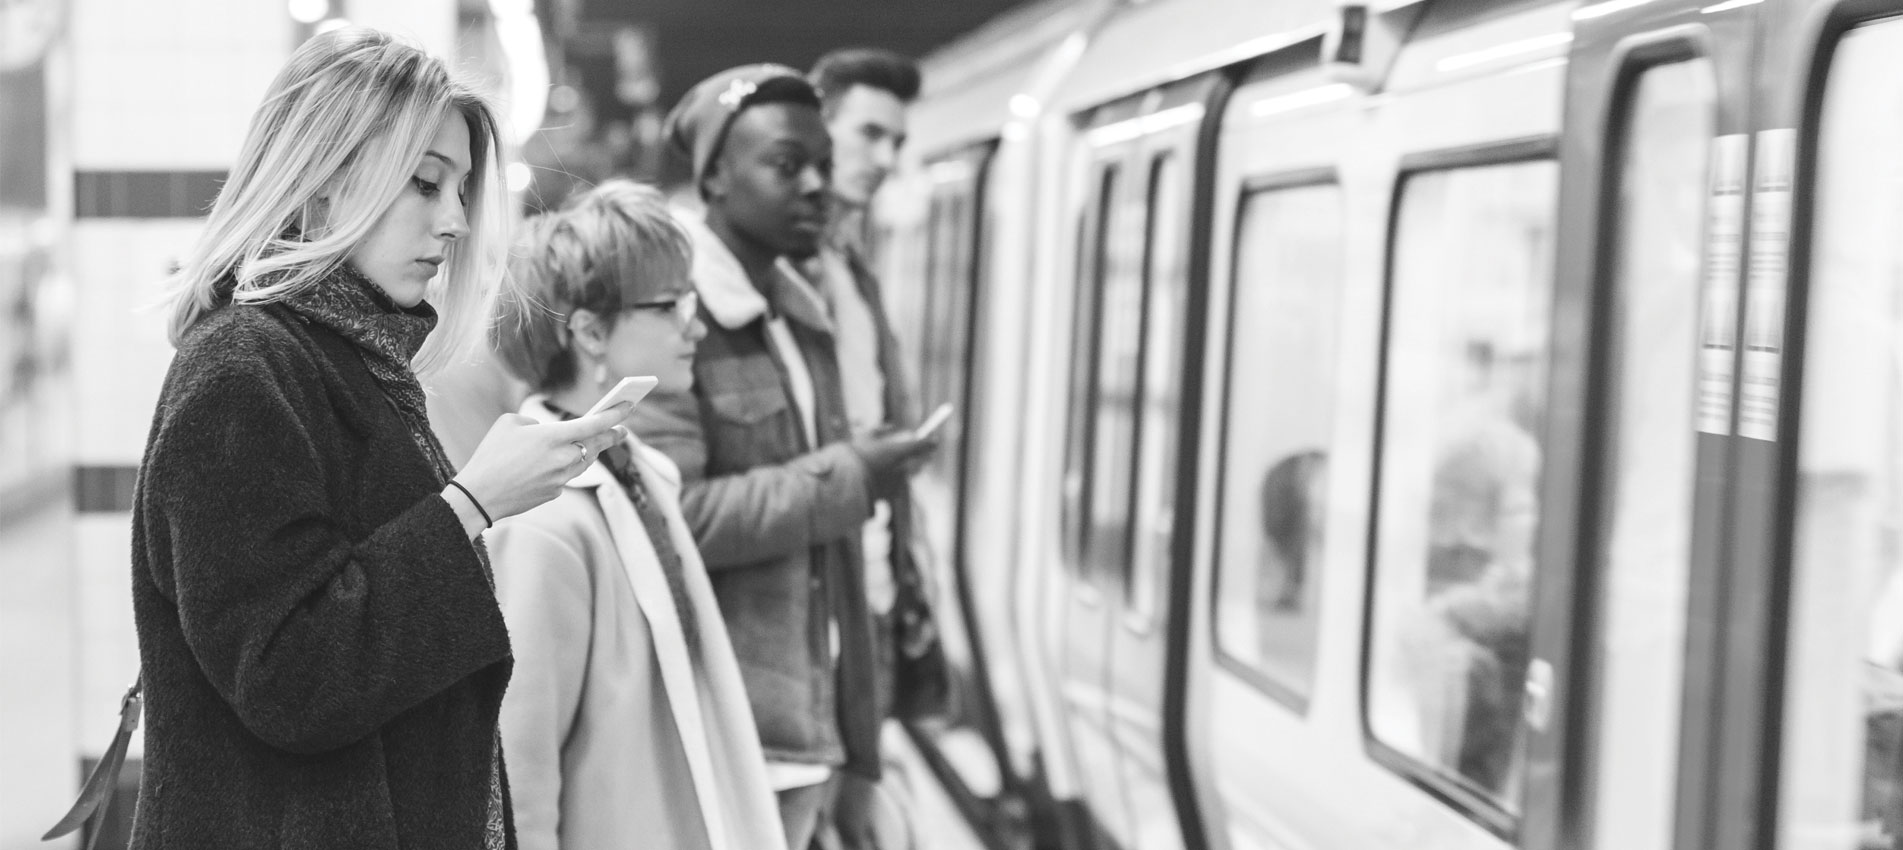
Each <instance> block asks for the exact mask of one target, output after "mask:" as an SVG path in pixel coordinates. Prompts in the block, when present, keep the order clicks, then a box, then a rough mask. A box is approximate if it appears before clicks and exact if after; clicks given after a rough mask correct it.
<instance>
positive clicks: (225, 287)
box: [170, 27, 509, 372]
mask: <svg viewBox="0 0 1903 850" xmlns="http://www.w3.org/2000/svg"><path fill="white" fill-rule="evenodd" d="M452 115H459V116H460V117H461V118H462V119H463V120H464V121H466V122H467V123H468V124H469V138H470V148H471V150H470V154H471V160H472V162H471V165H470V171H469V178H468V179H469V183H468V187H467V189H466V190H465V193H464V197H465V199H466V200H465V203H466V204H467V209H466V212H465V214H466V216H467V218H468V221H469V235H468V236H466V237H464V238H462V239H458V240H456V241H455V242H452V243H451V244H450V246H449V249H448V251H447V252H446V254H445V261H444V263H443V266H442V270H441V272H440V273H439V274H438V276H437V278H436V281H435V283H434V284H433V285H432V287H431V291H430V293H429V295H430V300H431V302H432V303H433V304H435V305H436V306H437V308H438V313H439V316H440V324H439V326H438V327H437V329H436V330H435V331H434V332H433V333H431V334H430V336H429V340H428V342H427V343H425V344H424V346H423V349H422V351H420V352H418V354H417V357H416V361H415V367H416V369H417V371H418V372H433V371H435V370H437V369H440V368H441V367H442V366H444V365H446V364H448V363H449V362H451V361H453V360H454V359H455V358H457V357H459V356H460V355H461V354H462V352H463V349H464V347H465V346H467V345H469V343H470V342H471V341H473V340H474V339H475V331H476V326H478V325H479V324H480V323H481V322H482V321H483V319H484V317H485V315H486V314H487V312H488V310H487V305H488V301H489V298H490V293H489V287H488V285H487V281H488V280H490V279H492V278H493V276H494V274H493V273H494V271H495V270H497V269H498V268H499V267H500V265H501V256H500V254H501V248H502V246H503V245H504V244H505V240H506V236H505V235H504V231H505V228H506V226H507V223H508V215H509V212H508V198H507V195H506V193H505V189H504V187H503V186H502V185H501V180H500V177H501V153H502V152H501V150H500V144H499V143H498V140H499V138H500V137H499V134H498V132H497V122H496V117H495V110H494V108H493V107H491V106H490V105H489V103H488V102H487V100H486V99H484V98H483V96H482V95H481V94H479V93H478V92H477V91H476V90H475V89H474V88H471V87H470V86H469V85H467V84H465V83H463V82H461V81H459V80H457V79H455V78H454V77H452V76H451V74H450V73H449V70H448V68H446V67H445V66H444V65H443V63H442V61H441V60H438V59H436V58H435V57H432V56H430V55H429V54H427V53H425V52H423V50H422V49H421V48H418V47H416V46H414V45H412V44H409V43H407V42H404V41H401V40H399V39H397V38H396V37H394V36H391V35H390V34H388V33H384V32H380V31H377V30H373V29H366V28H361V27H353V28H346V29H340V30H335V31H332V32H328V33H324V34H321V35H318V36H316V37H314V38H312V39H310V40H309V41H307V42H305V43H304V46H303V47H301V48H299V49H298V51H297V53H296V54H294V55H292V57H291V59H290V61H289V62H288V63H286V65H285V66H284V70H283V71H280V72H279V73H278V76H277V79H275V80H273V81H272V82H271V88H270V91H269V92H268V93H267V94H266V95H265V98H264V103H263V104H261V105H260V106H259V107H258V111H257V114H256V115H254V116H253V117H252V119H251V129H250V131H249V132H248V133H247V134H246V135H245V141H244V147H243V149H242V150H241V151H240V152H239V154H238V162H237V164H236V165H235V167H233V168H232V170H231V175H230V177H229V178H228V179H227V180H226V181H225V185H224V187H223V188H222V189H221V190H220V191H219V193H218V200H217V201H216V202H215V203H214V204H213V205H212V209H211V216H210V218H209V220H208V221H207V222H206V227H205V232H204V235H203V236H201V237H200V238H199V240H198V243H197V245H195V246H194V247H193V249H192V252H191V255H190V256H189V257H188V258H187V260H186V261H185V263H184V265H183V266H182V267H181V269H180V270H179V272H178V274H177V275H176V276H174V277H173V278H172V281H171V285H170V288H171V299H172V321H171V327H170V335H171V340H172V344H173V345H174V346H176V345H178V344H180V342H181V341H182V340H183V339H184V336H185V333H186V331H188V330H190V329H191V327H192V326H193V325H194V324H197V322H198V320H199V319H202V318H204V317H205V316H206V315H208V314H209V313H211V312H212V311H214V310H217V309H219V308H220V307H222V306H224V305H226V304H229V303H238V304H265V303H270V302H273V301H278V300H282V299H284V298H286V297H289V296H291V295H293V294H295V293H297V292H299V291H302V290H303V289H305V288H307V287H310V286H313V285H315V284H317V283H318V282H319V281H321V280H323V279H324V278H325V277H326V276H327V275H329V274H330V273H331V272H333V271H334V270H335V269H336V268H337V266H338V265H339V264H341V263H342V262H344V260H345V259H346V258H347V257H348V256H349V254H350V252H351V251H352V250H353V249H354V248H356V246H357V245H358V243H360V242H361V241H362V240H363V239H364V237H365V236H366V235H367V234H369V233H370V231H371V229H372V228H374V227H375V225H376V223H377V221H378V220H379V219H380V218H381V217H382V215H383V213H384V211H385V210H387V209H388V208H389V206H390V204H391V203H392V202H394V201H395V200H396V197H397V195H398V193H399V192H401V191H402V190H403V188H404V187H405V186H406V185H407V184H408V183H409V180H410V178H411V176H412V172H413V171H414V170H415V168H416V166H417V163H418V162H419V161H420V160H421V159H422V157H423V153H424V151H425V150H427V149H428V147H429V143H430V141H431V139H433V138H434V137H435V135H436V132H437V130H438V129H439V128H440V126H441V123H442V121H444V120H445V119H447V118H450V117H451V116H452ZM445 190H446V191H447V190H449V187H445Z"/></svg>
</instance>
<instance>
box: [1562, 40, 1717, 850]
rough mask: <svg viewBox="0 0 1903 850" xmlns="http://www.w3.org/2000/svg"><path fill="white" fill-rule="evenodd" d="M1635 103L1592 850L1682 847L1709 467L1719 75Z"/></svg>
mask: <svg viewBox="0 0 1903 850" xmlns="http://www.w3.org/2000/svg"><path fill="white" fill-rule="evenodd" d="M1627 91H1629V94H1628V95H1627V98H1626V102H1625V105H1624V110H1625V116H1626V121H1625V126H1624V128H1623V129H1624V133H1623V139H1622V140H1621V142H1622V143H1621V144H1620V145H1618V146H1617V148H1615V149H1616V150H1619V151H1620V155H1619V161H1618V165H1617V167H1618V171H1617V172H1616V173H1617V175H1618V176H1617V181H1618V182H1617V192H1616V195H1615V196H1614V198H1613V200H1612V201H1611V202H1612V203H1616V205H1617V206H1616V209H1617V215H1616V216H1615V217H1614V223H1613V225H1612V227H1611V229H1610V233H1609V234H1608V235H1609V236H1610V237H1611V238H1612V239H1613V240H1614V241H1613V261H1612V263H1611V268H1610V271H1611V276H1612V280H1611V284H1612V289H1613V291H1614V293H1615V294H1614V304H1615V307H1614V314H1613V318H1612V346H1613V348H1612V351H1613V356H1612V357H1611V358H1610V362H1611V369H1612V379H1611V381H1610V382H1609V386H1610V391H1609V393H1610V404H1609V409H1608V411H1607V412H1608V414H1609V415H1608V419H1609V420H1610V421H1608V422H1607V423H1606V424H1607V425H1608V426H1609V429H1610V432H1611V438H1610V440H1608V446H1609V447H1610V454H1611V457H1610V458H1609V459H1608V460H1609V463H1608V464H1607V466H1608V468H1609V472H1610V473H1611V478H1610V480H1609V481H1608V483H1609V485H1610V493H1609V494H1608V495H1609V497H1610V498H1609V502H1608V504H1607V505H1606V506H1605V508H1604V509H1603V511H1602V514H1601V515H1602V516H1603V517H1604V519H1603V520H1602V522H1603V523H1604V525H1603V527H1602V528H1601V529H1600V530H1599V532H1598V537H1599V540H1600V541H1601V542H1600V550H1599V560H1600V565H1599V567H1598V569H1599V570H1600V571H1601V572H1600V575H1601V578H1600V580H1599V581H1598V582H1597V585H1598V588H1599V591H1598V592H1599V599H1598V606H1597V610H1598V612H1599V613H1598V616H1597V618H1596V620H1595V627H1596V629H1597V635H1596V639H1595V642H1594V650H1593V651H1594V654H1595V655H1596V656H1597V663H1596V664H1595V667H1596V675H1595V679H1596V681H1597V683H1598V685H1597V688H1596V690H1597V694H1596V697H1595V700H1596V703H1597V705H1596V710H1595V711H1594V713H1593V717H1594V724H1595V727H1596V729H1597V732H1596V734H1597V736H1598V737H1599V744H1598V745H1597V746H1596V747H1594V748H1593V753H1594V754H1595V757H1596V759H1597V760H1598V766H1597V768H1596V772H1597V773H1599V774H1600V775H1602V776H1617V777H1620V779H1619V782H1618V783H1617V787H1611V786H1610V785H1609V784H1604V785H1602V786H1601V787H1600V789H1599V794H1598V797H1597V805H1596V814H1595V815H1594V823H1595V828H1594V830H1593V836H1594V838H1593V843H1594V844H1595V846H1598V847H1604V848H1615V847H1616V848H1633V850H1640V848H1660V850H1662V849H1663V848H1666V847H1669V846H1671V840H1672V830H1673V814H1674V811H1675V810H1674V807H1673V793H1674V788H1675V787H1676V782H1677V761H1676V759H1677V755H1678V732H1679V722H1680V716H1679V704H1680V701H1681V696H1682V689H1683V687H1684V661H1685V621H1686V599H1687V590H1688V585H1687V582H1688V579H1689V574H1690V567H1691V563H1690V561H1691V525H1692V503H1693V486H1694V483H1695V481H1694V477H1693V476H1694V472H1695V467H1696V460H1697V451H1696V450H1697V437H1696V435H1697V433H1698V427H1697V422H1696V414H1697V397H1698V392H1697V380H1696V375H1697V370H1696V368H1695V367H1696V362H1697V352H1698V316H1699V304H1700V298H1699V293H1700V283H1701V280H1702V278H1701V271H1702V270H1701V266H1700V262H1699V258H1700V256H1701V254H1702V253H1703V245H1704V241H1703V235H1704V223H1705V198H1706V196H1707V191H1708V187H1709V185H1710V184H1709V178H1708V168H1707V160H1708V159H1709V154H1710V151H1711V145H1712V133H1713V128H1714V126H1715V124H1714V120H1715V115H1716V111H1715V108H1714V103H1713V101H1714V98H1715V96H1716V94H1715V92H1716V81H1715V79H1714V77H1713V72H1712V69H1711V63H1710V62H1709V61H1707V60H1703V59H1699V60H1690V61H1682V62H1673V63H1670V64H1664V65H1656V66H1653V67H1651V68H1649V69H1647V70H1645V71H1644V72H1643V73H1642V74H1641V75H1640V76H1639V77H1638V79H1637V80H1636V81H1635V82H1634V84H1632V85H1631V86H1630V87H1629V88H1628V89H1627Z"/></svg>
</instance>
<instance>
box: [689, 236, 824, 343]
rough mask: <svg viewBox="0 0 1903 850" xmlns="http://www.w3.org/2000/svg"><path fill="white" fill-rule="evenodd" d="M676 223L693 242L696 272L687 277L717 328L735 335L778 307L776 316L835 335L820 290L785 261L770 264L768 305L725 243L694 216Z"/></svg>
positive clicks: (780, 260) (782, 258)
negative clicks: (769, 300) (771, 298)
mask: <svg viewBox="0 0 1903 850" xmlns="http://www.w3.org/2000/svg"><path fill="white" fill-rule="evenodd" d="M675 220H676V221H678V222H680V225H681V227H682V228H683V229H685V230H686V231H687V235H688V236H689V238H691V239H692V240H693V243H694V267H693V269H692V271H691V272H690V274H692V276H693V278H694V289H695V290H696V291H698V292H699V293H700V303H702V304H705V305H706V306H707V313H708V314H709V315H711V316H713V318H714V321H715V322H718V323H719V324H720V326H721V327H723V328H726V329H727V330H738V329H740V328H743V327H746V326H747V325H750V324H752V323H753V322H754V321H755V320H757V319H759V318H760V317H762V316H765V315H767V314H768V312H770V311H771V310H773V309H774V308H777V309H778V311H779V313H780V315H783V316H785V317H786V318H787V319H789V320H791V321H794V322H798V323H800V324H802V325H805V326H807V327H809V328H811V329H813V330H816V331H820V332H822V333H828V334H830V333H832V332H833V323H832V319H831V318H830V312H831V311H829V310H828V309H827V308H826V302H825V301H824V300H823V299H822V298H821V296H820V294H819V291H818V290H817V289H815V288H814V287H813V285H812V283H810V282H808V281H807V280H806V277H805V275H802V274H800V272H799V270H798V269H796V268H794V267H793V264H792V263H790V262H788V261H787V259H786V258H785V257H781V258H780V259H779V260H777V261H775V263H774V264H773V268H774V270H775V272H777V274H775V275H774V285H773V301H772V302H771V303H769V302H768V301H767V299H766V297H765V296H763V295H761V294H760V290H758V289H755V288H754V286H753V281H752V280H751V279H750V278H748V277H747V270H746V268H745V267H744V266H742V265H740V258H738V257H735V256H734V254H733V251H732V249H730V248H728V247H727V243H725V242H722V241H720V237H719V236H718V235H716V234H715V233H714V231H713V228H710V227H708V226H707V222H706V221H705V220H704V219H703V218H702V217H701V215H700V214H699V213H698V212H695V213H678V214H676V215H675Z"/></svg>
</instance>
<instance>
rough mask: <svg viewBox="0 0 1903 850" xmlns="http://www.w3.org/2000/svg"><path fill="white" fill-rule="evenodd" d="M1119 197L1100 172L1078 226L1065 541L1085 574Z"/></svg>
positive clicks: (1110, 175) (1072, 562) (1068, 556)
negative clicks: (1101, 350) (1101, 354)
mask: <svg viewBox="0 0 1903 850" xmlns="http://www.w3.org/2000/svg"><path fill="white" fill-rule="evenodd" d="M1116 198H1117V167H1116V166H1115V165H1109V166H1105V167H1104V168H1103V170H1102V171H1101V172H1099V176H1098V180H1097V193H1096V195H1095V196H1094V197H1093V198H1092V199H1091V203H1090V205H1089V207H1088V208H1087V209H1086V210H1085V212H1084V216H1083V218H1082V220H1081V221H1080V222H1079V227H1078V234H1077V235H1078V239H1077V247H1078V257H1077V290H1076V299H1075V306H1074V310H1075V313H1074V316H1075V321H1074V322H1073V325H1072V332H1071V360H1070V368H1071V377H1070V405H1069V409H1068V411H1067V416H1066V427H1065V439H1064V490H1063V502H1062V508H1063V528H1062V532H1063V537H1064V539H1063V543H1064V547H1065V558H1064V561H1065V563H1066V564H1067V565H1068V566H1069V567H1070V568H1071V569H1072V570H1075V571H1078V572H1080V573H1087V571H1088V570H1089V567H1088V566H1087V565H1086V564H1085V558H1086V555H1085V548H1086V537H1087V535H1088V534H1089V533H1090V531H1089V529H1090V527H1091V522H1090V516H1091V504H1090V501H1091V500H1090V496H1091V491H1090V487H1089V464H1090V462H1091V457H1092V450H1091V446H1092V444H1093V443H1094V442H1095V440H1096V434H1095V429H1094V427H1093V426H1094V425H1095V419H1094V417H1093V411H1094V409H1095V407H1096V404H1097V372H1098V368H1099V367H1098V340H1099V339H1100V338H1101V337H1102V335H1103V309H1104V307H1103V304H1104V299H1103V289H1104V278H1105V276H1106V275H1105V270H1106V269H1107V268H1108V266H1109V264H1110V258H1109V256H1108V254H1109V250H1110V248H1109V243H1110V242H1111V237H1112V234H1113V231H1111V230H1110V221H1111V218H1112V216H1111V211H1112V209H1113V205H1114V204H1115V203H1116Z"/></svg>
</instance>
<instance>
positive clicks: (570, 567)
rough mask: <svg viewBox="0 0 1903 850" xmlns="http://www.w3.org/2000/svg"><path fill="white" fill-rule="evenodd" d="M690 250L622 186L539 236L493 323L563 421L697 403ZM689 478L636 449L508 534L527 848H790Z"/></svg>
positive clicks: (651, 202) (511, 357)
mask: <svg viewBox="0 0 1903 850" xmlns="http://www.w3.org/2000/svg"><path fill="white" fill-rule="evenodd" d="M690 251H691V248H690V247H689V243H688V239H687V236H686V234H685V233H683V232H682V231H681V230H680V228H679V227H678V226H677V225H676V224H675V223H674V222H673V221H672V219H671V218H670V216H669V215H668V212H667V208H666V205H665V203H664V202H663V200H662V197H661V195H660V193H658V192H656V191H654V190H653V189H650V188H647V187H643V186H637V185H635V184H633V183H630V182H627V181H625V180H614V181H609V182H607V183H603V184H602V185H600V186H598V187H596V188H595V189H593V190H591V191H589V192H588V193H586V194H584V195H582V196H580V197H578V198H576V199H574V200H573V201H571V202H570V204H569V205H568V206H567V207H566V208H564V209H563V210H561V211H560V212H557V213H552V214H549V215H547V216H544V217H543V218H542V219H541V220H539V221H537V222H536V223H535V224H534V225H532V228H531V233H530V234H529V235H528V237H527V238H525V239H524V240H523V241H522V243H521V247H520V248H518V250H517V251H516V252H515V253H514V255H513V256H512V258H511V262H510V275H509V278H510V281H511V290H510V291H509V292H508V293H506V294H507V295H509V296H511V297H505V298H504V299H503V301H502V302H501V315H500V317H499V319H498V321H497V323H496V326H495V333H496V334H497V342H498V350H499V353H500V355H501V359H502V361H503V363H504V365H506V366H508V367H509V369H510V371H512V372H514V373H515V375H516V376H517V377H519V378H521V379H523V380H524V381H527V382H528V383H529V385H530V386H532V387H534V388H535V389H536V390H537V393H536V394H535V395H532V396H530V397H529V399H528V400H527V401H526V402H524V403H523V405H522V411H521V412H522V414H523V415H525V416H528V417H530V418H532V419H536V420H540V421H546V422H556V421H561V420H564V419H568V418H570V417H573V416H574V415H576V414H577V413H580V412H581V411H584V410H588V409H589V408H590V407H591V406H593V405H594V404H595V403H596V402H597V401H598V400H600V399H601V398H602V397H603V395H604V394H606V393H607V392H608V391H609V390H610V389H611V388H613V387H614V386H615V385H616V384H618V383H619V382H620V381H621V380H622V379H623V378H625V377H630V376H640V375H651V376H653V377H655V378H658V379H659V385H658V388H657V390H656V392H662V393H670V392H671V393H686V392H687V391H688V390H689V389H690V388H691V387H692V386H693V381H694V375H693V357H694V349H695V345H696V343H698V342H699V341H700V339H701V337H703V336H705V335H706V332H707V331H706V328H705V326H703V325H702V324H701V320H700V315H699V309H698V299H697V298H696V296H695V294H694V288H693V284H692V283H691V282H690V281H689V280H688V276H687V273H688V269H689V266H690V263H689V256H690V254H689V252H690ZM680 484H681V482H680V473H679V472H678V471H677V470H676V469H675V467H674V464H673V463H672V462H670V461H669V460H668V459H667V457H666V456H665V455H662V454H661V453H659V452H657V451H655V450H653V449H650V448H648V447H647V446H645V445H643V444H642V443H641V442H640V441H639V440H637V439H634V438H633V437H628V438H626V439H625V440H624V442H623V443H622V444H620V445H617V446H615V447H614V448H611V449H609V450H608V451H605V452H603V453H602V455H601V459H600V460H599V461H598V462H596V463H595V464H594V465H593V466H591V467H590V468H589V469H588V470H587V471H585V472H583V473H582V474H581V475H579V476H577V477H576V478H575V479H574V480H572V481H570V482H569V483H568V486H567V487H566V488H564V489H563V491H562V494H561V495H560V496H557V497H556V498H555V500H554V501H551V502H549V503H548V504H546V505H542V506H541V507H538V508H536V509H534V510H532V511H528V512H527V513H524V514H522V515H521V516H518V517H516V518H514V519H511V520H509V521H508V522H505V523H502V524H501V525H499V526H497V527H496V531H495V536H494V552H495V556H496V580H497V585H498V588H499V592H500V594H501V597H502V605H503V613H504V615H505V616H506V617H507V618H508V622H509V626H510V630H511V632H512V633H513V634H514V635H515V650H516V668H515V671H516V680H515V684H514V686H513V687H511V688H510V689H509V695H508V698H507V699H506V700H504V702H503V706H502V733H503V742H504V744H505V749H506V750H507V752H508V753H509V758H510V765H511V768H512V770H513V771H514V775H515V776H516V778H517V780H518V781H517V783H516V786H515V788H516V794H515V798H514V804H515V814H516V825H517V828H518V829H519V830H520V832H519V834H520V836H521V841H522V846H523V848H525V850H558V848H559V850H588V848H598V847H668V848H677V850H694V848H711V850H755V849H756V848H776V847H779V848H783V847H784V846H785V839H784V838H783V837H782V835H781V830H780V822H779V813H778V809H777V808H776V807H775V804H774V799H773V792H772V790H771V788H770V787H769V785H768V783H767V777H766V760H765V757H764V756H763V755H762V754H761V751H760V743H759V737H758V735H757V734H756V733H755V732H754V725H753V714H752V712H751V710H750V709H749V708H748V703H747V694H746V690H745V686H744V685H743V684H742V683H741V680H740V667H739V664H738V663H737V662H736V661H735V660H734V654H733V647H732V646H731V644H729V642H728V639H727V630H726V626H725V624H724V621H723V620H722V619H721V613H720V607H719V605H718V604H717V603H716V602H715V601H714V596H713V588H712V586H711V585H710V584H709V583H708V580H707V572H706V568H705V566H703V565H702V563H701V560H700V553H699V552H698V550H696V548H695V546H694V537H693V534H692V533H691V532H690V531H689V530H688V528H687V524H686V522H685V520H683V519H682V517H681V511H680Z"/></svg>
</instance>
